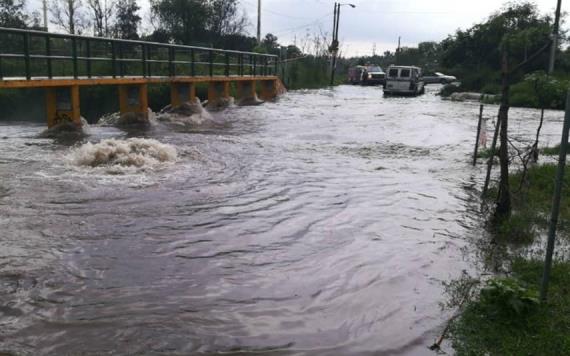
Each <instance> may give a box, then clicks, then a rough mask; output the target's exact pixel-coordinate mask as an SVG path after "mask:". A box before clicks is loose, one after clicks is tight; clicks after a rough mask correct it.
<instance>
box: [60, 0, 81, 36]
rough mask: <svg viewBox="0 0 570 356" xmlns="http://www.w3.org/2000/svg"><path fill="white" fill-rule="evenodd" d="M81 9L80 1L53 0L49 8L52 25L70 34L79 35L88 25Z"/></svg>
mask: <svg viewBox="0 0 570 356" xmlns="http://www.w3.org/2000/svg"><path fill="white" fill-rule="evenodd" d="M82 8H83V4H82V2H81V0H53V2H52V6H51V7H50V12H51V15H52V23H53V24H55V25H57V26H60V27H61V28H63V29H65V31H67V32H68V33H70V34H76V33H77V34H81V33H82V32H83V30H84V29H85V28H86V27H87V26H88V25H89V23H88V21H87V20H86V19H85V17H84V14H83V11H82Z"/></svg>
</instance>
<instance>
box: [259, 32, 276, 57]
mask: <svg viewBox="0 0 570 356" xmlns="http://www.w3.org/2000/svg"><path fill="white" fill-rule="evenodd" d="M278 40H279V39H278V38H277V36H275V35H274V34H272V33H268V34H266V35H265V37H264V38H263V40H261V43H260V44H259V46H258V47H257V48H256V51H258V52H262V53H269V54H279V42H278Z"/></svg>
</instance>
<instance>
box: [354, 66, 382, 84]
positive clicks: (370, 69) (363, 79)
mask: <svg viewBox="0 0 570 356" xmlns="http://www.w3.org/2000/svg"><path fill="white" fill-rule="evenodd" d="M385 78H386V73H384V71H383V70H382V68H381V67H379V66H376V65H366V66H356V67H352V68H349V70H348V82H349V83H350V84H361V85H383V84H384V83H385Z"/></svg>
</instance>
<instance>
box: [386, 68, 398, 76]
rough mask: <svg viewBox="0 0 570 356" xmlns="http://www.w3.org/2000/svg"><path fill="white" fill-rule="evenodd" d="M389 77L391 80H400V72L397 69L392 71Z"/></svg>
mask: <svg viewBox="0 0 570 356" xmlns="http://www.w3.org/2000/svg"><path fill="white" fill-rule="evenodd" d="M388 76H389V77H390V78H398V70H397V69H390V72H389V73H388Z"/></svg>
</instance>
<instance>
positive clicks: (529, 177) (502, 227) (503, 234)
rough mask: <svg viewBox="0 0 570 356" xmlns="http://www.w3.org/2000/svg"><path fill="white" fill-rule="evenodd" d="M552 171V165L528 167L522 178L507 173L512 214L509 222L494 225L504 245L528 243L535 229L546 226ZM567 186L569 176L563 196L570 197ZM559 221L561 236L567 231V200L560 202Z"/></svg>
mask: <svg viewBox="0 0 570 356" xmlns="http://www.w3.org/2000/svg"><path fill="white" fill-rule="evenodd" d="M556 170H557V166H556V165H555V164H543V165H536V166H531V167H529V169H528V171H527V174H526V175H524V176H523V173H522V172H516V173H513V174H511V179H510V185H511V190H512V205H513V212H512V216H511V218H510V219H509V220H506V221H502V222H499V223H498V225H497V231H496V232H497V233H498V237H500V238H502V239H503V240H505V241H506V242H532V240H533V239H534V237H535V235H536V232H537V230H545V229H546V228H547V227H548V219H549V216H550V209H551V207H552V194H553V192H554V177H555V176H556ZM523 179H524V182H523V183H522V184H521V181H522V180H523ZM569 186H570V175H568V174H567V175H566V176H565V177H564V187H563V191H562V196H563V197H568V196H570V195H569V193H570V189H569V188H568V187H569ZM495 193H496V189H492V190H491V191H490V196H496V195H495ZM559 221H560V223H559V231H560V233H561V234H566V233H567V232H568V231H570V230H569V227H570V224H569V222H570V199H562V203H561V206H560V219H559Z"/></svg>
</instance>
